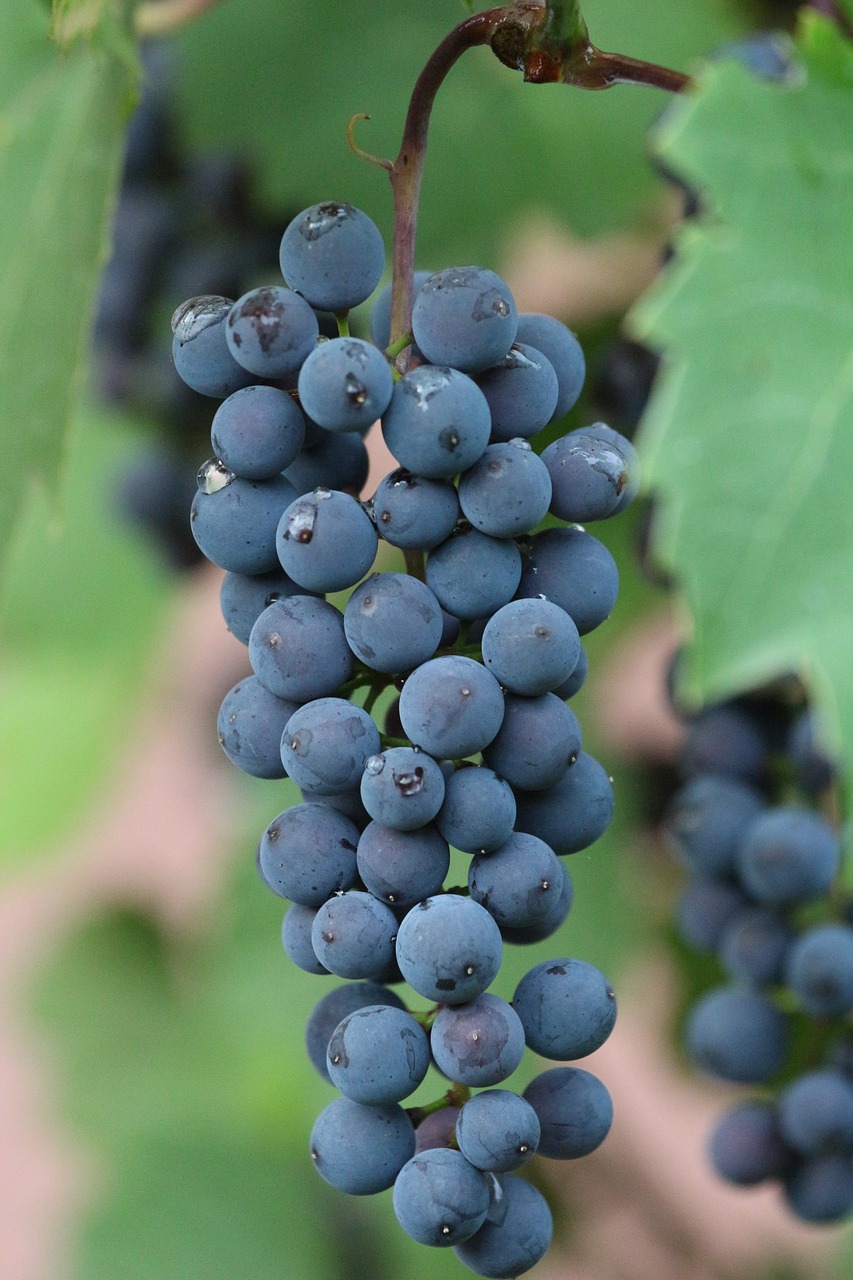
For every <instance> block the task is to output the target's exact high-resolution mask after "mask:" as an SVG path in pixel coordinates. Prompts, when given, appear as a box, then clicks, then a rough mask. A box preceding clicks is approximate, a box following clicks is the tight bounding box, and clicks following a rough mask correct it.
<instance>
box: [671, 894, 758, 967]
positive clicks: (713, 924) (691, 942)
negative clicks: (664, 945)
mask: <svg viewBox="0 0 853 1280" xmlns="http://www.w3.org/2000/svg"><path fill="white" fill-rule="evenodd" d="M751 906H752V903H751V902H750V899H749V898H747V897H746V895H745V894H744V892H743V890H742V889H740V888H739V887H738V886H737V885H735V884H730V883H728V882H727V881H725V880H708V879H705V878H704V877H703V876H693V877H691V879H690V880H688V881H687V884H686V885H685V886H684V889H683V891H682V893H681V897H680V898H679V900H678V905H677V907H676V910H675V924H676V928H677V929H678V932H679V934H680V935H681V937H682V939H683V940H684V941H685V942H686V943H687V945H688V946H689V947H693V949H694V950H695V951H716V950H717V947H718V946H719V944H720V939H721V938H722V936H723V933H724V931H725V929H726V926H727V925H729V924H730V923H731V922H732V921H733V920H734V919H736V917H737V916H738V915H739V914H740V913H741V912H742V911H744V910H747V909H749V908H750V907H751Z"/></svg>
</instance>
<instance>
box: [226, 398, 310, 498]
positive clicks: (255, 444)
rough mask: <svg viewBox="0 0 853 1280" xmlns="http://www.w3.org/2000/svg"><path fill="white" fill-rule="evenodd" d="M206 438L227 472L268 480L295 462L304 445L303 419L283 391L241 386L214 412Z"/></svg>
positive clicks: (247, 477)
mask: <svg viewBox="0 0 853 1280" xmlns="http://www.w3.org/2000/svg"><path fill="white" fill-rule="evenodd" d="M210 439H211V443H212V445H213V452H214V453H215V455H216V457H217V458H219V459H220V460H221V461H222V462H223V463H224V464H225V466H226V467H227V468H228V470H229V471H233V472H234V474H235V475H238V476H242V477H243V478H244V479H245V480H268V479H271V478H272V477H273V476H275V475H277V474H278V472H280V471H283V470H284V469H285V467H289V466H290V464H291V463H292V462H294V461H295V459H296V456H297V454H298V453H299V451H300V449H301V448H302V446H303V444H304V442H305V419H304V418H303V416H302V413H301V412H300V410H299V408H298V407H297V405H296V404H294V402H293V398H292V397H291V396H289V395H288V394H287V392H286V391H280V390H279V389H278V387H243V389H242V390H240V391H235V392H234V394H233V395H230V396H229V397H228V399H227V400H224V401H223V402H222V404H221V405H220V406H219V408H218V409H217V410H216V413H215V414H214V415H213V422H212V424H211V428H210Z"/></svg>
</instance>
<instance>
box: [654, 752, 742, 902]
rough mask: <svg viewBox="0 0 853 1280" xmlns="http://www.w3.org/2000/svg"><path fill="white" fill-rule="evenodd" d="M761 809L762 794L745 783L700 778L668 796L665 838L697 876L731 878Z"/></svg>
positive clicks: (709, 776) (705, 776)
mask: <svg viewBox="0 0 853 1280" xmlns="http://www.w3.org/2000/svg"><path fill="white" fill-rule="evenodd" d="M764 808H765V802H764V799H763V797H762V796H761V794H760V793H759V792H758V791H756V790H755V789H754V788H753V787H750V786H747V785H746V783H743V782H740V781H738V779H736V778H727V777H723V776H720V775H717V774H709V773H706V774H702V775H700V776H699V777H698V778H693V779H692V781H690V782H688V783H687V785H686V786H684V787H682V788H681V790H680V791H678V792H677V793H676V795H675V797H674V798H673V800H672V803H671V805H670V807H669V810H668V812H667V814H666V819H665V831H666V835H667V837H668V839H669V842H670V844H671V845H672V846H673V848H674V851H675V852H676V853H677V855H678V856H679V858H680V859H681V861H682V862H683V863H684V865H685V866H686V867H688V868H689V870H690V871H692V872H693V873H695V874H696V875H700V876H709V877H721V876H727V875H732V874H734V872H735V870H736V865H737V854H738V849H739V848H740V845H741V843H742V841H743V838H744V836H745V835H746V833H747V831H748V830H749V827H750V826H751V824H752V823H753V822H754V821H755V819H756V818H757V817H758V815H759V814H760V813H761V812H762V811H763V810H764Z"/></svg>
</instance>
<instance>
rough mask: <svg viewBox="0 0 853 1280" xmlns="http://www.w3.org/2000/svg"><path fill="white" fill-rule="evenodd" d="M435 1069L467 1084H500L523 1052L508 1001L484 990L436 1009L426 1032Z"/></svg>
mask: <svg viewBox="0 0 853 1280" xmlns="http://www.w3.org/2000/svg"><path fill="white" fill-rule="evenodd" d="M430 1045H431V1048H432V1056H433V1059H434V1060H435V1064H436V1066H437V1067H438V1069H439V1071H443V1072H444V1074H445V1075H446V1076H448V1077H449V1078H450V1079H451V1080H456V1081H458V1082H459V1084H464V1085H468V1086H470V1087H471V1088H475V1089H480V1088H483V1087H484V1086H487V1085H493V1084H500V1083H501V1081H502V1080H506V1079H507V1077H508V1076H511V1075H512V1073H513V1071H515V1069H516V1067H517V1066H518V1065H519V1063H520V1062H521V1059H522V1058H523V1056H524V1029H523V1028H522V1025H521V1022H520V1020H519V1017H518V1014H517V1013H516V1012H515V1010H514V1009H513V1007H512V1005H510V1004H507V1002H506V1000H501V999H500V997H499V996H494V995H491V994H490V993H489V992H488V991H484V992H483V993H482V994H481V995H479V996H477V998H476V999H475V1000H471V1001H469V1002H468V1003H467V1004H457V1005H452V1006H448V1007H446V1008H443V1009H439V1011H438V1014H437V1015H436V1019H435V1021H434V1022H433V1024H432V1031H431V1032H430Z"/></svg>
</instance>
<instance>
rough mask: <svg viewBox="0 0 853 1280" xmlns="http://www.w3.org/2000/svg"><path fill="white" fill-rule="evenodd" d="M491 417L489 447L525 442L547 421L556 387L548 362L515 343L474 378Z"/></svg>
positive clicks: (555, 380)
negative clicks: (517, 440) (520, 440)
mask: <svg viewBox="0 0 853 1280" xmlns="http://www.w3.org/2000/svg"><path fill="white" fill-rule="evenodd" d="M477 385H478V386H479V388H480V390H481V391H482V393H483V395H484V396H485V397H486V400H487V401H488V405H489V410H490V412H491V415H492V435H491V441H492V444H497V443H501V442H503V441H507V440H515V439H518V438H521V439H523V440H529V439H530V437H531V436H535V435H536V434H537V433H538V432H539V431H541V430H542V428H543V427H544V426H545V425H546V424H547V423H549V422H550V421H551V419H552V418H553V416H554V410H555V408H556V406H557V399H558V394H559V387H558V384H557V375H556V373H555V372H554V366H553V365H552V364H551V361H550V360H549V359H548V358H547V356H544V355H543V354H542V352H541V351H537V350H536V349H535V347H529V346H526V345H525V344H524V343H520V342H517V343H516V344H515V345H514V346H513V347H512V349H511V350H510V351H508V352H507V354H506V355H505V356H504V357H503V359H502V360H501V361H500V363H497V362H496V363H495V364H494V365H493V366H492V367H491V368H489V369H486V370H485V372H484V373H481V374H480V375H479V376H478V378H477Z"/></svg>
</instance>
